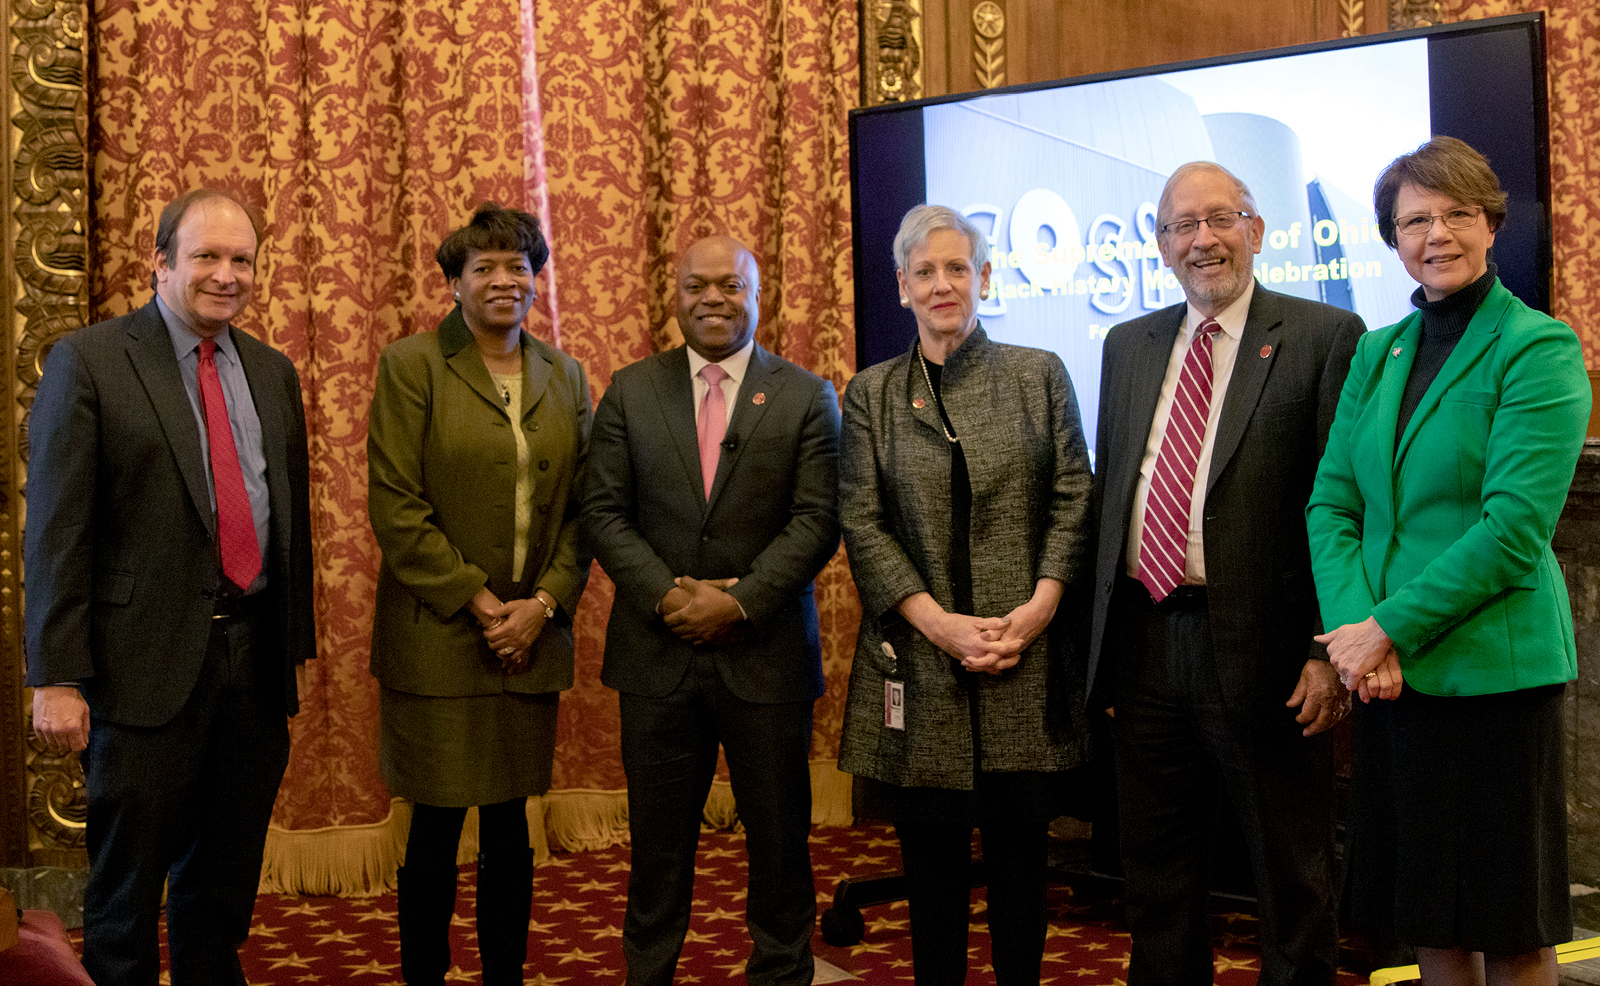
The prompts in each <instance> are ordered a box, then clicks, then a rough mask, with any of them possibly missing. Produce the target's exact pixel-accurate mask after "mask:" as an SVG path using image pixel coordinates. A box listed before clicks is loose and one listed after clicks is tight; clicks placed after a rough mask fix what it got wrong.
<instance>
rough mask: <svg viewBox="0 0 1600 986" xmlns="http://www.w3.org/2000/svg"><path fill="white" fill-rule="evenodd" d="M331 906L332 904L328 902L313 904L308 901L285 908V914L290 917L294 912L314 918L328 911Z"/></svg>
mask: <svg viewBox="0 0 1600 986" xmlns="http://www.w3.org/2000/svg"><path fill="white" fill-rule="evenodd" d="M329 906H330V905H328V904H313V903H310V902H309V901H308V902H306V903H304V904H297V905H295V906H294V907H286V908H284V909H283V916H284V917H289V916H290V915H292V914H299V915H303V916H305V917H308V918H314V917H316V916H317V915H318V914H321V913H322V912H323V911H326V910H327V909H328V907H329Z"/></svg>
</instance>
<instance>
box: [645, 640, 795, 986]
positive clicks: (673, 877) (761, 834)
mask: <svg viewBox="0 0 1600 986" xmlns="http://www.w3.org/2000/svg"><path fill="white" fill-rule="evenodd" d="M811 706H812V703H811V702H809V701H807V702H784V703H776V704H760V703H754V702H746V701H743V700H742V699H740V698H738V697H737V696H735V695H734V694H733V693H732V692H730V691H728V689H727V687H726V686H725V685H724V684H723V681H722V677H721V675H720V674H718V672H717V668H716V663H715V659H714V658H713V657H711V656H710V655H707V654H696V655H695V657H694V660H693V661H692V662H691V663H690V666H689V670H688V671H687V672H686V673H685V674H684V678H683V681H682V682H681V683H680V684H679V685H678V687H677V689H676V690H674V691H673V692H672V693H671V694H669V695H667V696H665V697H662V698H645V697H642V696H639V695H629V694H627V693H623V694H622V696H621V708H622V766H623V769H624V771H625V772H626V774H627V779H628V829H629V832H630V834H631V836H632V842H633V849H632V857H633V863H632V870H631V872H630V873H629V875H628V912H627V917H626V918H625V919H624V921H623V926H622V954H623V956H624V958H625V959H626V960H627V964H628V980H627V981H628V986H668V984H670V983H671V982H672V976H673V972H674V970H675V969H676V968H677V964H678V955H679V953H680V952H681V951H682V950H683V939H684V935H685V933H686V932H687V931H688V928H689V908H690V902H691V900H692V898H693V896H694V858H695V850H696V848H697V847H698V845H699V841H700V820H701V818H702V816H703V815H704V813H705V803H706V795H707V794H708V793H709V792H710V790H711V780H712V775H713V774H714V773H715V771H716V767H717V746H718V744H719V743H720V744H721V746H722V748H723V751H724V752H725V754H726V755H727V758H728V774H729V780H730V781H731V782H732V784H733V797H734V800H735V802H736V804H737V805H738V810H739V821H740V822H741V823H742V824H743V825H744V830H745V847H746V850H747V852H748V854H749V860H750V887H749V898H748V901H747V903H746V906H745V918H746V924H747V925H748V927H749V929H750V940H751V945H752V949H751V953H750V958H749V961H748V962H747V963H746V964H745V979H746V981H748V982H749V983H750V984H751V986H780V984H781V986H808V984H809V983H810V982H811V976H812V972H813V962H812V958H811V932H812V928H813V926H814V925H815V923H816V913H817V904H816V885H815V883H814V882H813V880H812V875H811V850H810V846H809V844H808V842H807V838H808V836H809V835H810V830H811V770H810V767H809V765H808V763H807V758H808V754H809V752H810V749H811Z"/></svg>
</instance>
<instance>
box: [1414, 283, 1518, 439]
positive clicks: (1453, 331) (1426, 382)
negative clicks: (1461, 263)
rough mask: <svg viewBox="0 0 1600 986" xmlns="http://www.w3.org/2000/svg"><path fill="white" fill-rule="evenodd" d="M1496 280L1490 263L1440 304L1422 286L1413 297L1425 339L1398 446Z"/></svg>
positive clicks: (1418, 349) (1422, 341)
mask: <svg viewBox="0 0 1600 986" xmlns="http://www.w3.org/2000/svg"><path fill="white" fill-rule="evenodd" d="M1494 281H1495V265H1494V264H1490V265H1489V269H1488V270H1486V271H1484V273H1483V276H1482V277H1480V278H1478V279H1477V280H1476V281H1473V282H1472V283H1471V284H1469V285H1467V286H1466V287H1464V288H1462V289H1461V290H1459V291H1457V292H1455V293H1454V294H1450V295H1446V296H1445V297H1443V298H1440V299H1439V300H1438V301H1429V300H1428V299H1427V296H1426V295H1425V294H1423V291H1422V288H1420V287H1419V288H1417V290H1416V291H1415V292H1414V293H1413V294H1412V295H1411V303H1412V304H1413V305H1415V306H1416V308H1417V310H1418V311H1420V312H1422V338H1421V340H1420V341H1419V342H1418V343H1417V358H1416V359H1415V360H1414V361H1413V362H1412V364H1411V376H1409V377H1407V378H1406V390H1405V395H1404V396H1403V397H1402V398H1401V399H1400V421H1399V423H1398V424H1397V425H1396V426H1395V432H1394V437H1395V443H1396V444H1397V445H1398V444H1399V441H1400V436H1401V435H1404V434H1405V432H1406V425H1408V424H1410V423H1411V415H1412V414H1414V413H1415V412H1416V410H1417V405H1418V404H1421V403H1422V395H1423V394H1426V393H1427V392H1428V387H1429V386H1431V385H1432V384H1433V380H1434V378H1435V377H1437V376H1438V375H1439V371H1440V370H1441V369H1442V368H1443V367H1444V362H1445V360H1447V359H1449V358H1450V354H1451V353H1452V352H1454V351H1455V348H1456V343H1458V342H1460V341H1461V336H1462V335H1463V334H1464V333H1465V332H1466V331H1467V325H1468V323H1470V322H1471V321H1472V316H1474V315H1476V314H1477V313H1478V306H1479V305H1481V304H1483V299H1484V298H1487V297H1488V296H1489V289H1490V288H1492V287H1494Z"/></svg>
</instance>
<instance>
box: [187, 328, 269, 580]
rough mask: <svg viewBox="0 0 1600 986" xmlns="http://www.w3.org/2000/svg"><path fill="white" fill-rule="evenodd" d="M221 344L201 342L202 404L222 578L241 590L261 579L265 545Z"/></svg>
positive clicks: (209, 340) (208, 341)
mask: <svg viewBox="0 0 1600 986" xmlns="http://www.w3.org/2000/svg"><path fill="white" fill-rule="evenodd" d="M216 353H217V344H216V342H215V341H214V340H212V339H204V340H201V342H200V403H201V404H202V405H204V407H205V412H206V438H207V440H208V442H209V444H210V446H211V485H212V486H213V488H215V489H216V491H217V549H218V553H219V554H220V555H221V558H222V574H223V575H226V576H227V577H228V580H229V581H231V582H232V583H233V584H234V585H236V586H238V587H239V588H241V589H248V588H250V583H252V582H254V581H255V580H256V576H257V575H260V574H261V545H260V544H259V543H258V542H257V541H256V522H255V515H254V514H252V513H251V512H250V493H249V492H248V491H247V490H246V489H245V486H244V470H243V469H241V468H240V467H239V450H238V449H237V448H235V447H234V444H233V425H232V424H231V423H230V422H229V420H228V402H227V399H226V398H224V397H223V395H222V381H221V380H220V379H218V377H217V360H216Z"/></svg>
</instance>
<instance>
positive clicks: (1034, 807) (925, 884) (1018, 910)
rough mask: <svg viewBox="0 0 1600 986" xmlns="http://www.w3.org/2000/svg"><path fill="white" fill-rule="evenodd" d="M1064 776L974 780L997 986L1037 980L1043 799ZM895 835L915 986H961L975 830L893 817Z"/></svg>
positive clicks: (1046, 821) (1045, 830)
mask: <svg viewBox="0 0 1600 986" xmlns="http://www.w3.org/2000/svg"><path fill="white" fill-rule="evenodd" d="M1058 776H1059V775H1052V774H1037V773H1019V774H1008V773H999V772H990V773H982V774H979V775H978V777H977V787H976V791H975V792H973V793H974V797H973V799H972V800H973V802H975V804H974V807H973V809H972V811H971V814H972V816H973V818H972V822H973V823H975V824H976V826H977V829H978V832H979V833H980V834H981V836H982V839H983V867H984V873H985V878H986V885H987V888H988V889H987V891H986V895H987V903H988V908H987V911H986V914H985V917H986V918H987V920H988V924H989V940H990V945H991V949H992V952H991V962H992V964H993V966H994V977H995V982H996V983H997V984H998V986H1030V984H1031V986H1037V983H1038V982H1039V969H1040V964H1041V962H1042V960H1043V956H1044V939H1045V925H1046V914H1045V882H1046V880H1045V871H1046V866H1047V863H1048V855H1049V842H1050V832H1049V829H1050V818H1049V817H1048V816H1049V814H1050V812H1049V811H1048V809H1046V807H1045V804H1046V800H1047V799H1045V798H1043V797H1041V796H1040V794H1041V793H1042V792H1043V790H1044V788H1045V787H1046V786H1047V785H1049V784H1050V783H1051V782H1052V780H1053V779H1054V778H1056V777H1058ZM945 793H958V792H945ZM959 793H967V792H959ZM894 829H895V834H896V835H897V836H899V839H900V861H901V868H902V870H903V871H904V873H905V876H906V890H907V895H908V898H909V903H910V908H911V961H912V972H913V974H914V975H915V977H916V986H960V984H961V983H964V982H966V980H967V931H968V923H969V921H970V911H971V907H970V898H971V879H970V875H969V869H970V863H971V860H972V829H973V824H971V823H962V822H955V821H952V820H950V819H949V818H941V819H939V820H935V821H927V820H923V819H919V818H918V817H916V815H915V814H914V813H912V812H908V811H896V812H895V818H894Z"/></svg>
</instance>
